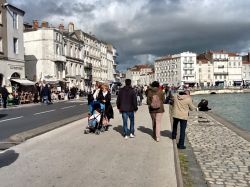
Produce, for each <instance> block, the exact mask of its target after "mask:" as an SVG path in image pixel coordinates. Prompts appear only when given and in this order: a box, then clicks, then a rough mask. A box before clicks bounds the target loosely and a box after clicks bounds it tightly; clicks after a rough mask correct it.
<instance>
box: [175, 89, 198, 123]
mask: <svg viewBox="0 0 250 187" xmlns="http://www.w3.org/2000/svg"><path fill="white" fill-rule="evenodd" d="M172 99H173V101H174V104H173V108H172V115H173V117H174V118H178V119H183V120H187V119H188V112H189V111H190V110H195V109H196V107H195V106H194V105H193V102H192V98H191V96H190V95H180V94H175V95H173V96H172Z"/></svg>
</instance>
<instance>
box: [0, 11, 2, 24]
mask: <svg viewBox="0 0 250 187" xmlns="http://www.w3.org/2000/svg"><path fill="white" fill-rule="evenodd" d="M2 19H3V18H2V11H0V24H3V21H2Z"/></svg>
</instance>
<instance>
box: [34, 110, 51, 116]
mask: <svg viewBox="0 0 250 187" xmlns="http://www.w3.org/2000/svg"><path fill="white" fill-rule="evenodd" d="M53 111H55V110H47V111H44V112H38V113H35V114H33V115H39V114H44V113H48V112H53Z"/></svg>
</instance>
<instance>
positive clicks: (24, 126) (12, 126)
mask: <svg viewBox="0 0 250 187" xmlns="http://www.w3.org/2000/svg"><path fill="white" fill-rule="evenodd" d="M114 100H115V98H113V100H112V101H113V102H114ZM87 113H88V106H87V100H86V98H84V99H80V100H70V101H62V102H57V103H54V104H51V105H46V104H40V103H39V104H33V105H29V106H25V105H24V106H23V107H17V108H8V109H1V110H0V142H1V141H2V142H3V141H5V140H6V139H7V138H9V137H10V136H12V135H14V134H17V133H21V132H25V131H28V130H31V129H35V128H38V127H41V126H44V125H47V124H51V123H54V122H60V121H61V122H63V120H65V119H68V118H72V117H74V116H79V115H82V117H86V116H87Z"/></svg>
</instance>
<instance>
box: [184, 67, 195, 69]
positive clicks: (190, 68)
mask: <svg viewBox="0 0 250 187" xmlns="http://www.w3.org/2000/svg"><path fill="white" fill-rule="evenodd" d="M183 69H194V67H184V68H183Z"/></svg>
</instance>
